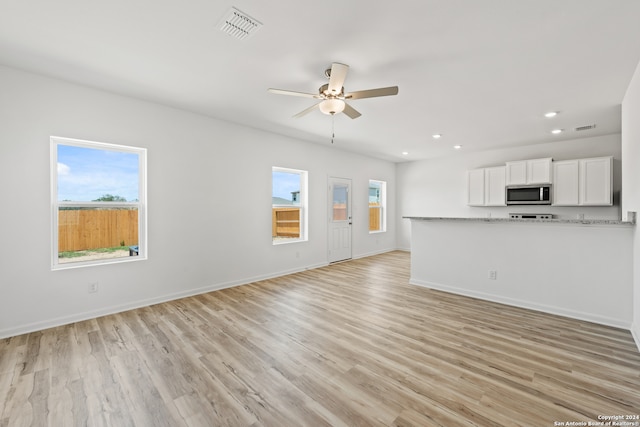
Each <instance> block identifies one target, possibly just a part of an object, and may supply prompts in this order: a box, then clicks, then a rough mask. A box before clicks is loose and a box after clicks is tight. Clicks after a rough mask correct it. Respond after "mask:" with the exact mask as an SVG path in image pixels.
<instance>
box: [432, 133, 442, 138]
mask: <svg viewBox="0 0 640 427" xmlns="http://www.w3.org/2000/svg"><path fill="white" fill-rule="evenodd" d="M431 136H432V137H433V139H440V138H442V134H441V133H434V134H433V135H431Z"/></svg>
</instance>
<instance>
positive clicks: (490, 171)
mask: <svg viewBox="0 0 640 427" xmlns="http://www.w3.org/2000/svg"><path fill="white" fill-rule="evenodd" d="M505 177H506V168H505V167H504V166H497V167H494V168H486V169H485V170H484V204H485V206H506V200H505V189H504V187H505Z"/></svg>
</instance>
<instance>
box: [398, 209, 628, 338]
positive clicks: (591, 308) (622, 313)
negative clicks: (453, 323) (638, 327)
mask: <svg viewBox="0 0 640 427" xmlns="http://www.w3.org/2000/svg"><path fill="white" fill-rule="evenodd" d="M405 218H406V219H409V220H411V283H412V284H415V285H419V286H424V287H428V288H432V289H437V290H442V291H446V292H452V293H456V294H461V295H466V296H470V297H475V298H480V299H485V300H490V301H495V302H499V303H504V304H510V305H515V306H520V307H524V308H529V309H534V310H539V311H544V312H548V313H553V314H558V315H562V316H568V317H573V318H577V319H582V320H588V321H592V322H596V323H601V324H606V325H611V326H616V327H621V328H626V329H629V327H630V325H631V323H632V297H633V288H632V285H633V284H632V269H631V266H632V265H633V263H632V260H631V256H632V245H633V238H632V237H633V233H632V232H633V227H634V225H635V221H632V222H627V221H619V220H618V221H616V220H599V219H511V218H446V217H415V216H412V217H405Z"/></svg>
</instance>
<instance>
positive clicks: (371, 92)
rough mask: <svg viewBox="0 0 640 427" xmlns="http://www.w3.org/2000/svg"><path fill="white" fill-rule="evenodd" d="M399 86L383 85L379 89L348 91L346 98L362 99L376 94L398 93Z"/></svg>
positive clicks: (373, 96)
mask: <svg viewBox="0 0 640 427" xmlns="http://www.w3.org/2000/svg"><path fill="white" fill-rule="evenodd" d="M397 94H398V86H390V87H381V88H378V89H369V90H359V91H357V92H351V93H346V94H345V95H344V98H345V99H362V98H375V97H376V96H389V95H397Z"/></svg>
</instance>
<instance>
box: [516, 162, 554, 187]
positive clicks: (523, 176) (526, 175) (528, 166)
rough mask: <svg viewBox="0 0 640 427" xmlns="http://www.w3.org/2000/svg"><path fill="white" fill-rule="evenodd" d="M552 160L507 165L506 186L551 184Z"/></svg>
mask: <svg viewBox="0 0 640 427" xmlns="http://www.w3.org/2000/svg"><path fill="white" fill-rule="evenodd" d="M551 162H552V159H551V158H544V159H533V160H521V161H517V162H507V163H506V185H528V184H549V183H551V172H552V168H551V164H552V163H551Z"/></svg>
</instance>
